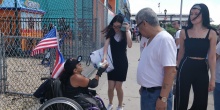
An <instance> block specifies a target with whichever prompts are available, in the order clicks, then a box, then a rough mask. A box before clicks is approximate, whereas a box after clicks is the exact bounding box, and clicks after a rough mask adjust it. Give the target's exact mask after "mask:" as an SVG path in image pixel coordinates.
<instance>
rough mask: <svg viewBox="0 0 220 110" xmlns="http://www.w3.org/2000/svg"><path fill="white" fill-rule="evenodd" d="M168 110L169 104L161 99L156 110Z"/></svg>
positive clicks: (158, 100)
mask: <svg viewBox="0 0 220 110" xmlns="http://www.w3.org/2000/svg"><path fill="white" fill-rule="evenodd" d="M166 109H167V102H162V101H161V100H160V99H159V98H158V99H157V102H156V110H166Z"/></svg>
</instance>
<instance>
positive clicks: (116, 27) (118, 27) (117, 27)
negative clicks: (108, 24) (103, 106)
mask: <svg viewBox="0 0 220 110" xmlns="http://www.w3.org/2000/svg"><path fill="white" fill-rule="evenodd" d="M113 28H115V29H120V28H121V26H115V25H113Z"/></svg>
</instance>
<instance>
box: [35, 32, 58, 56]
mask: <svg viewBox="0 0 220 110" xmlns="http://www.w3.org/2000/svg"><path fill="white" fill-rule="evenodd" d="M58 43H59V42H58V37H57V32H56V28H53V29H51V30H50V32H49V33H48V34H46V35H45V36H44V38H43V39H42V40H41V41H40V42H39V43H38V44H37V46H36V47H35V48H34V49H33V51H32V52H31V56H34V55H37V54H41V53H44V51H45V49H48V48H57V47H58Z"/></svg>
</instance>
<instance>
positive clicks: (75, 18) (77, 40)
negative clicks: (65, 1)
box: [74, 0, 79, 56]
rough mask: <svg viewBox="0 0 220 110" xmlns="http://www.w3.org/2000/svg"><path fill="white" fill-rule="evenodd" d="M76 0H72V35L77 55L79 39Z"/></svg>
mask: <svg viewBox="0 0 220 110" xmlns="http://www.w3.org/2000/svg"><path fill="white" fill-rule="evenodd" d="M77 17H78V16H77V0H74V20H75V24H74V28H75V29H74V30H75V31H74V36H75V44H76V56H77V55H79V39H78V37H79V36H78V18H77Z"/></svg>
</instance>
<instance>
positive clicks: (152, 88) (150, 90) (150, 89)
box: [141, 86, 162, 92]
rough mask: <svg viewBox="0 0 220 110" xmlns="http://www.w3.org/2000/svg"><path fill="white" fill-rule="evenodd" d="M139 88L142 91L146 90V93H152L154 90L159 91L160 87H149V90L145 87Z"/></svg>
mask: <svg viewBox="0 0 220 110" xmlns="http://www.w3.org/2000/svg"><path fill="white" fill-rule="evenodd" d="M141 88H142V89H143V90H147V91H148V92H154V91H155V90H161V88H162V87H161V86H158V87H150V88H146V87H143V86H141Z"/></svg>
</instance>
